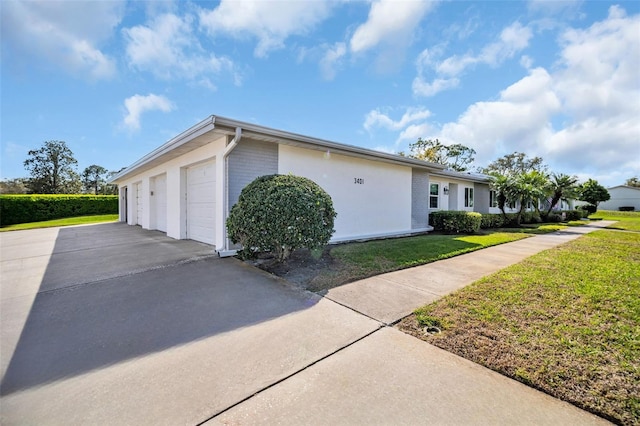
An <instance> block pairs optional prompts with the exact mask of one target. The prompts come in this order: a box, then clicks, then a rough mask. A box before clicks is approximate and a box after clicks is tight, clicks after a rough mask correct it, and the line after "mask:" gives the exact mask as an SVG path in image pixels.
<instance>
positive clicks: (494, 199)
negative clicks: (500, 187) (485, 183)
mask: <svg viewBox="0 0 640 426" xmlns="http://www.w3.org/2000/svg"><path fill="white" fill-rule="evenodd" d="M489 207H498V194H497V193H496V191H489Z"/></svg>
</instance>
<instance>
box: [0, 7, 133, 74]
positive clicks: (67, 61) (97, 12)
mask: <svg viewBox="0 0 640 426" xmlns="http://www.w3.org/2000/svg"><path fill="white" fill-rule="evenodd" d="M2 9H3V10H2V14H1V15H2V24H1V27H2V38H3V40H5V42H7V45H8V46H9V50H10V52H11V54H12V57H13V58H14V59H16V58H18V59H23V60H24V59H27V58H29V57H35V58H38V59H41V58H44V59H46V60H47V61H49V62H51V63H54V64H56V65H57V66H60V67H61V68H63V69H65V70H66V71H67V72H70V73H74V74H80V75H88V76H89V77H90V78H92V79H104V78H110V77H112V76H113V75H114V74H115V73H116V63H115V60H114V59H113V58H111V57H110V56H109V55H107V54H105V53H104V52H102V51H101V50H100V49H99V48H98V45H100V44H101V43H103V42H105V41H106V40H107V39H108V38H109V37H111V36H112V35H113V32H114V29H115V28H116V26H117V25H118V24H119V23H120V21H121V20H122V17H123V15H124V9H125V2H122V1H109V2H66V1H30V2H18V1H6V2H3V3H2Z"/></svg>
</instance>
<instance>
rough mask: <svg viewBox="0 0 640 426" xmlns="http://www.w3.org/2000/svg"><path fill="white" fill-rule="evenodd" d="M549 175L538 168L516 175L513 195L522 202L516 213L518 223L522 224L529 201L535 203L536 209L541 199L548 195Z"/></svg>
mask: <svg viewBox="0 0 640 426" xmlns="http://www.w3.org/2000/svg"><path fill="white" fill-rule="evenodd" d="M548 182H549V177H548V176H547V175H546V174H545V173H541V172H539V171H537V170H532V171H530V172H526V173H522V174H519V175H518V176H516V178H515V179H514V182H513V187H512V195H513V196H514V198H515V199H516V200H517V201H518V202H519V203H520V209H519V210H518V213H517V214H516V224H517V225H520V220H521V218H522V213H523V212H524V210H525V208H526V207H527V205H528V204H529V203H533V205H534V207H535V209H536V211H539V210H538V204H539V203H540V200H542V199H545V198H546V195H547V187H548Z"/></svg>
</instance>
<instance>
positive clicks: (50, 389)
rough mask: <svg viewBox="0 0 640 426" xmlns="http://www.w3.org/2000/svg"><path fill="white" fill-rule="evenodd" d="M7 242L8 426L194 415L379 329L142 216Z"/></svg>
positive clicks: (0, 320)
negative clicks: (142, 222) (150, 224)
mask: <svg viewBox="0 0 640 426" xmlns="http://www.w3.org/2000/svg"><path fill="white" fill-rule="evenodd" d="M0 245H1V256H2V257H1V259H2V262H1V270H0V276H1V292H0V295H1V306H0V315H1V317H0V324H1V325H0V327H1V341H0V347H1V352H0V358H1V367H2V384H1V402H0V403H1V421H0V423H2V424H3V425H10V424H154V425H157V424H171V425H176V424H197V423H200V422H202V421H205V420H207V419H209V418H211V417H212V416H214V415H215V414H216V413H218V412H220V411H222V410H224V409H226V408H228V407H230V406H232V405H234V404H236V403H237V402H239V401H242V400H243V399H245V398H247V397H249V396H251V395H253V394H254V393H256V392H258V391H260V390H262V389H264V388H266V387H268V386H270V385H272V384H274V383H277V382H278V381H280V380H282V379H284V378H286V377H288V376H290V375H292V374H294V373H296V372H298V371H300V370H301V369H304V368H305V367H307V366H308V365H310V364H313V363H314V362H316V361H318V360H320V359H322V358H324V357H326V356H327V355H329V354H331V353H333V352H335V351H336V350H338V349H340V348H343V347H345V346H346V345H349V344H350V343H352V342H354V341H356V340H358V339H360V338H362V337H363V336H366V335H367V334H369V333H371V332H372V331H374V330H376V329H378V328H379V327H380V324H379V323H378V322H376V321H373V320H371V319H368V318H366V317H364V316H362V315H359V314H356V313H355V312H353V311H351V310H349V309H347V308H345V307H342V306H340V305H338V304H335V303H333V302H331V301H328V300H324V299H322V298H320V297H319V296H316V295H314V294H311V293H306V292H300V291H299V290H295V289H293V288H291V287H290V286H288V285H287V284H286V283H285V282H284V281H282V280H279V279H277V278H274V277H272V276H270V275H268V274H266V273H263V272H261V271H259V270H256V269H254V268H251V267H248V266H246V265H244V264H243V263H242V262H239V261H237V260H235V259H231V258H229V259H219V258H217V257H216V256H214V254H213V250H212V248H211V246H208V245H205V244H200V243H197V242H193V241H178V240H173V239H170V238H167V237H166V236H164V234H162V233H159V232H153V231H144V230H142V229H140V228H138V227H130V226H127V225H123V224H115V223H113V224H102V225H92V226H82V227H69V228H51V229H42V230H30V231H16V232H8V233H2V234H0Z"/></svg>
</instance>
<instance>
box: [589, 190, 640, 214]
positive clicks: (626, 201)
mask: <svg viewBox="0 0 640 426" xmlns="http://www.w3.org/2000/svg"><path fill="white" fill-rule="evenodd" d="M607 191H609V195H611V198H610V199H609V201H605V202H602V203H600V204H599V205H598V210H618V209H620V207H633V208H634V210H635V211H640V188H637V187H635V186H627V185H618V186H613V187H611V188H607Z"/></svg>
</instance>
